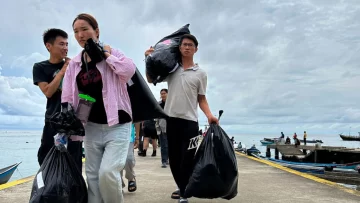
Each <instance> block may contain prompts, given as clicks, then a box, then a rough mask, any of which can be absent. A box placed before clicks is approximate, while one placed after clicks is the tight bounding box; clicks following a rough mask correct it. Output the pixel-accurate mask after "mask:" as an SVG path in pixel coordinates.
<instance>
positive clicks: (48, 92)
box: [34, 58, 70, 98]
mask: <svg viewBox="0 0 360 203" xmlns="http://www.w3.org/2000/svg"><path fill="white" fill-rule="evenodd" d="M69 61H70V59H68V58H67V59H66V62H65V64H64V66H63V67H62V69H61V70H60V71H59V73H58V74H56V76H55V77H54V79H53V80H52V81H51V82H50V83H48V82H43V81H41V80H40V81H41V82H40V81H39V82H37V81H38V80H36V82H37V85H38V86H39V88H40V90H41V91H42V92H43V93H44V95H45V96H46V97H47V98H50V97H52V96H53V95H54V93H55V92H56V91H57V89H58V88H59V86H60V83H61V80H62V78H63V77H64V75H65V71H66V68H67V66H68V64H69ZM34 74H40V73H39V71H37V72H36V70H34ZM34 77H36V78H38V77H39V76H37V75H34Z"/></svg>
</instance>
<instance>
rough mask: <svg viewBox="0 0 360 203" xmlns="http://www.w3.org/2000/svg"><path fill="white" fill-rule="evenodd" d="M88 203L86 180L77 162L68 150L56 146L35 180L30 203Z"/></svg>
mask: <svg viewBox="0 0 360 203" xmlns="http://www.w3.org/2000/svg"><path fill="white" fill-rule="evenodd" d="M63 147H64V146H63ZM87 202H88V194H87V187H86V184H85V180H84V178H83V176H82V174H81V172H80V170H79V169H78V168H77V166H76V163H75V161H74V160H73V158H72V157H71V155H70V154H69V153H68V152H67V150H66V149H65V150H59V149H58V148H57V147H55V146H54V147H53V148H52V149H51V150H50V151H49V153H48V154H47V155H46V157H45V160H44V162H43V164H42V165H41V167H40V169H39V171H38V173H37V174H36V176H35V178H34V182H33V187H32V191H31V195H30V200H29V203H87Z"/></svg>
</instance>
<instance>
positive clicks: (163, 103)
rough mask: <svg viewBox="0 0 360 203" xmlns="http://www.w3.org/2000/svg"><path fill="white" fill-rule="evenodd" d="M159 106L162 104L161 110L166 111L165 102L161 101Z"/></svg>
mask: <svg viewBox="0 0 360 203" xmlns="http://www.w3.org/2000/svg"><path fill="white" fill-rule="evenodd" d="M159 104H160V106H161V108H162V109H164V107H165V102H164V101H163V100H161V101H160V102H159Z"/></svg>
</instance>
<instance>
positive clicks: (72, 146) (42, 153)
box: [37, 122, 82, 171]
mask: <svg viewBox="0 0 360 203" xmlns="http://www.w3.org/2000/svg"><path fill="white" fill-rule="evenodd" d="M55 135H56V132H55V131H54V129H53V128H52V127H51V125H50V123H49V122H45V126H44V129H43V134H42V137H41V145H40V147H39V151H38V155H37V156H38V162H39V165H40V166H41V164H42V163H43V162H44V159H45V157H46V155H47V154H48V152H49V151H50V149H51V148H52V147H53V146H54V136H55ZM67 150H68V152H69V154H70V155H71V157H72V158H73V159H74V161H75V163H76V165H77V167H78V168H79V170H80V171H82V142H79V141H74V142H72V141H71V140H70V139H69V142H68V146H67Z"/></svg>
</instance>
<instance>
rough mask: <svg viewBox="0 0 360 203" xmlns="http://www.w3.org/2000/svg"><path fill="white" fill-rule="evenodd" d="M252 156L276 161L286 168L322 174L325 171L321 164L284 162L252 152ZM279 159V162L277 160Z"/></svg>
mask: <svg viewBox="0 0 360 203" xmlns="http://www.w3.org/2000/svg"><path fill="white" fill-rule="evenodd" d="M253 156H255V157H257V158H259V159H262V160H266V161H270V162H273V163H276V164H278V165H281V166H284V167H287V168H291V169H293V170H296V171H300V172H303V173H312V174H324V173H325V167H323V166H312V165H306V164H301V163H300V162H299V163H296V162H294V163H286V161H281V160H277V159H271V158H266V157H264V156H259V155H256V154H254V155H253ZM278 161H280V162H278Z"/></svg>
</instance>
